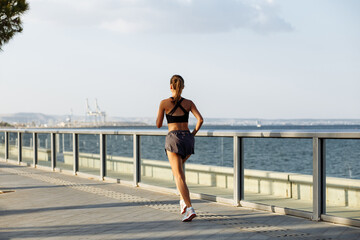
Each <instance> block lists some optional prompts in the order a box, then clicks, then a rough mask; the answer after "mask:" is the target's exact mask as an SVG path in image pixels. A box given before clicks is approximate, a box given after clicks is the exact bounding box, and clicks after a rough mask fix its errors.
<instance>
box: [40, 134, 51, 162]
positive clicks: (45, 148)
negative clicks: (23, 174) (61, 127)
mask: <svg viewBox="0 0 360 240" xmlns="http://www.w3.org/2000/svg"><path fill="white" fill-rule="evenodd" d="M37 137H38V140H37V141H38V153H37V156H38V162H37V164H38V165H40V166H46V167H51V137H50V133H39V134H37Z"/></svg>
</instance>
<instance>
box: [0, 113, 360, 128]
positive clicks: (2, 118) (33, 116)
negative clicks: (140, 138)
mask: <svg viewBox="0 0 360 240" xmlns="http://www.w3.org/2000/svg"><path fill="white" fill-rule="evenodd" d="M0 122H4V123H7V124H8V125H7V126H9V125H11V126H14V127H28V128H30V127H44V128H47V127H51V128H93V127H95V128H99V127H107V128H108V127H131V126H134V127H152V126H155V117H108V121H106V122H96V121H93V120H92V119H86V117H85V116H75V115H74V116H69V115H46V114H42V113H14V114H0ZM195 122H196V120H195V119H194V118H190V120H189V124H190V125H194V124H195ZM334 125H339V126H340V125H341V126H355V125H360V119H260V118H206V117H205V122H204V126H209V127H216V126H230V127H231V126H232V127H236V126H238V127H251V126H255V127H262V126H334ZM3 127H4V126H3Z"/></svg>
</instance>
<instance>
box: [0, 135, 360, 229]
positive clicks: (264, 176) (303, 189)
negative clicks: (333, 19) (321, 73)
mask: <svg viewBox="0 0 360 240" xmlns="http://www.w3.org/2000/svg"><path fill="white" fill-rule="evenodd" d="M166 134H167V132H166V131H156V130H104V129H76V130H74V129H0V159H1V158H3V161H7V162H13V163H17V164H26V165H30V166H33V167H40V166H46V167H48V168H50V169H51V170H59V171H68V172H71V173H73V174H78V175H81V174H84V173H87V174H92V175H93V176H94V175H95V176H96V175H98V176H99V177H100V179H106V180H115V181H117V182H123V183H127V184H132V185H134V186H148V187H149V186H157V187H165V188H167V189H172V191H174V189H175V185H174V183H173V179H172V174H171V169H170V165H169V164H168V162H166V161H159V160H157V159H155V160H154V159H145V158H142V157H141V155H140V154H141V152H142V151H143V150H144V149H142V145H141V142H140V141H141V138H144V139H146V137H154V138H155V137H160V138H161V139H163V138H164V136H165V135H166ZM85 135H86V136H87V137H86V138H85V137H84V136H85ZM24 136H27V137H26V138H24ZM60 136H61V138H60ZM117 136H126V137H127V138H129V139H130V140H131V141H132V146H130V145H129V142H131V141H130V140H129V141H126V144H125V145H126V146H125V145H124V144H123V143H125V140H124V141H123V142H122V143H119V144H118V145H116V146H115V147H119V148H121V147H122V146H123V145H124V147H126V149H128V148H132V153H126V154H124V156H117V155H116V154H111V153H109V152H111V151H110V150H111V149H110V148H109V146H110V144H109V145H108V144H107V142H108V140H109V139H110V141H115V140H113V139H111V138H110V137H117ZM66 137H67V138H68V139H67V140H66V141H67V142H68V143H69V142H70V141H71V143H72V144H71V145H69V146H68V147H67V148H66V147H65V138H66ZM206 137H207V138H220V139H223V138H226V139H227V140H229V139H232V158H233V159H232V161H233V163H232V166H230V167H229V166H227V167H226V166H212V165H206V164H205V165H204V164H197V163H187V164H186V177H187V182H188V183H189V188H190V191H191V192H192V194H193V196H195V197H200V198H207V199H213V200H217V201H221V202H227V203H232V204H234V205H236V206H246V207H253V208H259V209H267V210H270V211H274V212H280V213H285V214H291V215H296V216H302V217H307V218H310V219H312V220H315V221H319V220H325V221H331V222H337V223H342V224H349V225H354V226H360V180H359V179H347V178H334V177H327V176H326V148H325V143H326V141H327V140H328V139H342V140H344V139H360V131H351V132H350V131H342V132H339V131H326V132H323V131H312V132H308V131H293V132H290V131H277V132H274V131H248V132H240V131H236V132H230V131H229V132H227V131H223V132H220V131H207V132H206V131H202V132H199V133H198V135H197V137H196V138H197V139H198V140H200V139H201V138H206ZM79 138H80V140H79ZM108 138H109V139H108ZM273 138H277V139H307V141H312V150H311V151H312V175H309V174H299V173H287V172H286V173H285V172H278V171H266V170H254V169H245V167H244V166H245V165H244V158H245V155H244V153H245V150H246V146H245V145H246V144H244V143H245V142H246V141H247V139H273ZM29 139H30V140H29ZM124 139H125V137H124ZM61 141H62V143H61ZM86 141H89V142H92V144H93V146H91V148H92V150H91V152H89V151H88V152H86V151H85V150H84V149H85V148H84V147H85V145H86ZM357 141H359V143H360V140H357ZM24 144H25V145H24ZM61 144H62V150H59V149H60V145H61ZM358 146H359V147H360V144H359V145H358ZM81 148H82V149H83V150H80V151H79V149H81ZM109 149H110V150H109ZM147 149H148V150H149V148H147ZM150 150H151V149H150ZM161 151H163V150H161ZM59 152H61V155H59ZM57 158H59V159H58V161H57ZM60 158H61V159H60ZM60 160H61V161H60ZM358 162H360V159H359V160H358ZM70 167H71V168H70ZM306 167H308V168H311V166H306ZM259 196H260V197H259ZM327 196H328V197H329V198H328V199H326V198H327ZM334 196H335V197H334ZM343 202H344V203H345V204H343ZM292 204H293V205H292ZM294 204H295V205H294ZM296 204H297V205H296ZM299 204H300V205H301V206H302V207H298V206H299ZM327 204H328V205H329V206H327ZM292 206H295V207H292ZM331 207H335V210H336V211H343V213H344V214H342V215H341V214H340V215H339V214H338V215H336V214H332V212H331V211H332V210H331ZM339 209H340V210H339ZM349 209H350V210H349ZM327 210H328V211H327ZM336 211H333V212H336ZM327 212H328V213H327ZM329 213H330V214H329Z"/></svg>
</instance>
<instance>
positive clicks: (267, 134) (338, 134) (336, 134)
mask: <svg viewBox="0 0 360 240" xmlns="http://www.w3.org/2000/svg"><path fill="white" fill-rule="evenodd" d="M0 132H20V133H56V134H66V133H76V134H109V135H134V134H136V135H144V136H150V135H152V136H165V135H166V134H167V133H168V132H167V131H165V130H135V129H122V130H111V129H42V128H29V129H28V128H27V129H3V128H0ZM196 136H197V137H245V138H246V137H248V138H314V137H317V138H326V139H338V138H340V139H341V138H346V139H360V130H349V131H346V130H338V131H336V130H334V131H330V130H328V131H308V130H304V131H302V130H298V131H291V130H284V131H273V130H269V131H261V130H252V131H200V132H198V133H197V134H196Z"/></svg>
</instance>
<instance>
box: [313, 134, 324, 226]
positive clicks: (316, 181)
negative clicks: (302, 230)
mask: <svg viewBox="0 0 360 240" xmlns="http://www.w3.org/2000/svg"><path fill="white" fill-rule="evenodd" d="M325 176H326V175H325V139H321V138H318V137H314V138H313V215H312V220H314V221H319V220H320V218H321V214H325V207H326V205H325V204H326V203H325V200H326V196H325V190H326V179H325Z"/></svg>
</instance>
